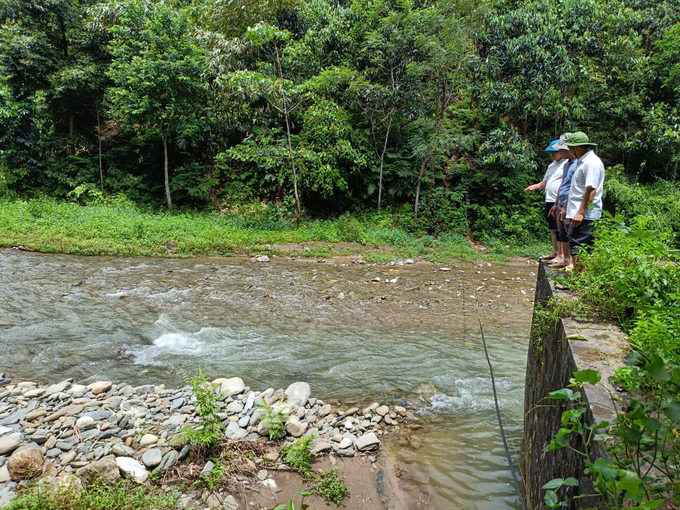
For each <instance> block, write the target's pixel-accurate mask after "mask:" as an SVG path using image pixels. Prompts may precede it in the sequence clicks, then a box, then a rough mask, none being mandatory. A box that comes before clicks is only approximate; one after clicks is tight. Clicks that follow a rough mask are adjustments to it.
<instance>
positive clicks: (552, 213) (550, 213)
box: [548, 204, 557, 216]
mask: <svg viewBox="0 0 680 510" xmlns="http://www.w3.org/2000/svg"><path fill="white" fill-rule="evenodd" d="M548 216H557V204H555V205H553V206H552V207H551V208H550V211H548Z"/></svg>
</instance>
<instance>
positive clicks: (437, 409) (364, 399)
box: [0, 250, 536, 510]
mask: <svg viewBox="0 0 680 510" xmlns="http://www.w3.org/2000/svg"><path fill="white" fill-rule="evenodd" d="M355 262H356V260H355V259H350V258H344V259H343V258H338V259H331V260H328V261H310V260H302V259H298V260H290V259H274V260H273V261H272V262H271V263H255V262H251V261H250V260H248V259H238V258H233V259H232V258H227V259H223V258H193V259H160V258H120V257H79V256H69V255H49V254H38V253H25V252H18V251H15V250H0V346H1V347H2V350H1V352H0V371H4V372H6V373H7V374H8V375H11V376H15V377H21V378H26V379H32V380H38V381H45V382H48V381H51V382H54V381H57V380H61V379H63V378H66V377H73V378H75V379H76V380H79V381H95V380H101V379H106V380H113V381H120V382H122V381H125V382H128V383H130V384H146V383H157V384H160V383H164V384H166V385H168V386H170V385H177V386H179V385H181V384H183V383H182V375H181V371H182V370H184V371H186V372H188V373H190V374H193V373H195V372H196V371H197V368H198V366H199V365H200V366H201V367H202V369H203V371H204V372H206V373H207V374H209V375H210V376H211V377H233V376H239V377H241V378H243V380H244V381H245V382H246V384H247V385H249V386H251V387H252V388H255V389H259V390H264V389H265V388H268V387H274V388H279V387H284V388H285V387H286V386H287V385H288V384H290V383H291V382H295V381H307V382H309V383H310V384H311V386H312V394H313V396H316V397H318V398H322V399H324V400H329V399H337V400H339V401H341V402H342V403H345V404H348V405H350V404H353V403H357V404H359V405H361V404H369V403H371V402H373V401H379V402H395V403H406V404H409V405H412V406H417V407H418V409H419V410H418V412H419V413H420V415H421V416H422V418H423V420H422V424H423V427H422V428H421V429H419V430H418V431H417V436H414V435H413V434H412V435H411V437H410V438H409V437H395V438H394V439H392V440H391V443H390V444H389V445H388V450H389V451H390V455H393V456H394V457H395V459H396V462H397V464H398V468H399V470H400V471H401V475H402V477H403V480H404V483H405V484H411V485H412V486H414V487H417V488H418V490H419V491H421V492H422V493H423V494H426V495H427V497H426V498H421V499H420V503H419V505H418V506H419V508H421V507H422V508H433V509H458V508H460V509H488V510H496V509H498V510H500V509H511V508H519V504H518V498H517V495H516V491H515V488H514V486H513V485H512V478H511V474H510V471H509V469H508V466H507V461H506V459H505V454H504V450H503V444H502V442H501V439H500V435H499V432H498V427H497V422H496V415H495V411H494V404H493V396H492V391H491V386H490V381H489V371H488V367H487V364H486V360H485V358H484V352H483V348H482V344H481V337H480V335H479V328H478V324H477V319H476V317H475V314H474V300H473V299H472V294H473V290H474V289H478V290H477V294H478V296H479V299H480V303H481V304H482V308H481V317H482V321H483V324H484V328H485V333H486V337H487V342H488V344H489V349H490V355H491V358H492V361H493V363H494V370H495V373H496V376H497V382H498V390H499V394H500V396H501V400H502V405H503V412H504V418H505V420H506V422H507V425H508V433H509V435H510V436H511V438H512V443H513V445H511V449H512V448H513V446H514V448H515V449H516V450H518V451H519V449H520V448H521V436H522V413H523V393H524V372H525V366H526V351H527V346H528V336H529V327H530V320H531V313H532V306H533V288H534V285H535V275H534V272H535V271H536V265H535V263H533V262H532V263H531V264H529V263H527V261H526V260H523V261H521V262H514V263H512V264H505V265H501V264H494V265H491V264H487V263H477V264H476V265H475V266H474V270H473V271H474V272H472V271H471V267H470V265H469V264H465V263H459V264H457V265H452V266H449V267H448V268H444V267H443V265H433V264H430V263H416V264H412V265H393V266H392V265H365V264H357V263H355ZM443 268H444V269H449V270H448V271H445V270H442V269H443ZM473 278H474V287H473V282H472V280H473ZM376 279H380V281H377V280H376Z"/></svg>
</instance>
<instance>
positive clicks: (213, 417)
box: [174, 367, 224, 488]
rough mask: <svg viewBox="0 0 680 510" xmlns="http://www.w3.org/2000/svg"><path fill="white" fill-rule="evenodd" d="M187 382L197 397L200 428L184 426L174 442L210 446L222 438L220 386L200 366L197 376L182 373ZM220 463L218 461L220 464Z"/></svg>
mask: <svg viewBox="0 0 680 510" xmlns="http://www.w3.org/2000/svg"><path fill="white" fill-rule="evenodd" d="M182 375H183V377H184V379H185V380H186V382H187V383H188V384H189V385H190V386H191V389H192V390H193V392H194V396H195V397H196V414H198V417H199V419H200V422H199V426H198V428H193V427H182V429H181V430H180V433H179V435H178V436H177V438H176V439H175V440H174V444H187V443H188V444H192V445H194V446H199V447H207V448H210V447H211V446H214V445H215V444H216V443H218V442H219V441H220V439H221V438H222V430H223V429H224V426H223V425H222V420H221V419H220V417H219V416H218V415H217V413H218V412H219V410H220V407H219V401H220V397H221V393H220V387H219V386H218V385H213V384H211V383H210V380H209V379H208V378H207V377H206V376H205V374H204V373H203V371H202V370H201V367H198V375H197V376H196V378H192V377H189V376H188V375H187V374H185V373H183V374H182ZM218 464H219V463H216V465H218ZM211 488H212V487H211Z"/></svg>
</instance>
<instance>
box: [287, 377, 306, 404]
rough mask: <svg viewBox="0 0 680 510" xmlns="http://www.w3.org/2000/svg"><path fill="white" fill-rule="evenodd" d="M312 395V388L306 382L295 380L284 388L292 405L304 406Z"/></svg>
mask: <svg viewBox="0 0 680 510" xmlns="http://www.w3.org/2000/svg"><path fill="white" fill-rule="evenodd" d="M311 395H312V388H311V387H310V386H309V384H307V383H306V382H296V383H293V384H291V385H290V386H288V388H287V389H286V398H287V400H288V403H289V404H291V405H294V406H300V407H304V406H305V404H307V400H309V397H310V396H311Z"/></svg>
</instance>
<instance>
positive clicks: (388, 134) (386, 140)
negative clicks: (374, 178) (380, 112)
mask: <svg viewBox="0 0 680 510" xmlns="http://www.w3.org/2000/svg"><path fill="white" fill-rule="evenodd" d="M391 127H392V116H391V115H390V122H389V123H388V124H387V133H385V144H384V145H383V150H382V153H381V154H380V180H379V181H378V214H380V205H381V203H382V189H383V185H382V183H383V166H384V164H385V152H386V151H387V142H388V140H389V139H390V128H391Z"/></svg>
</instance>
